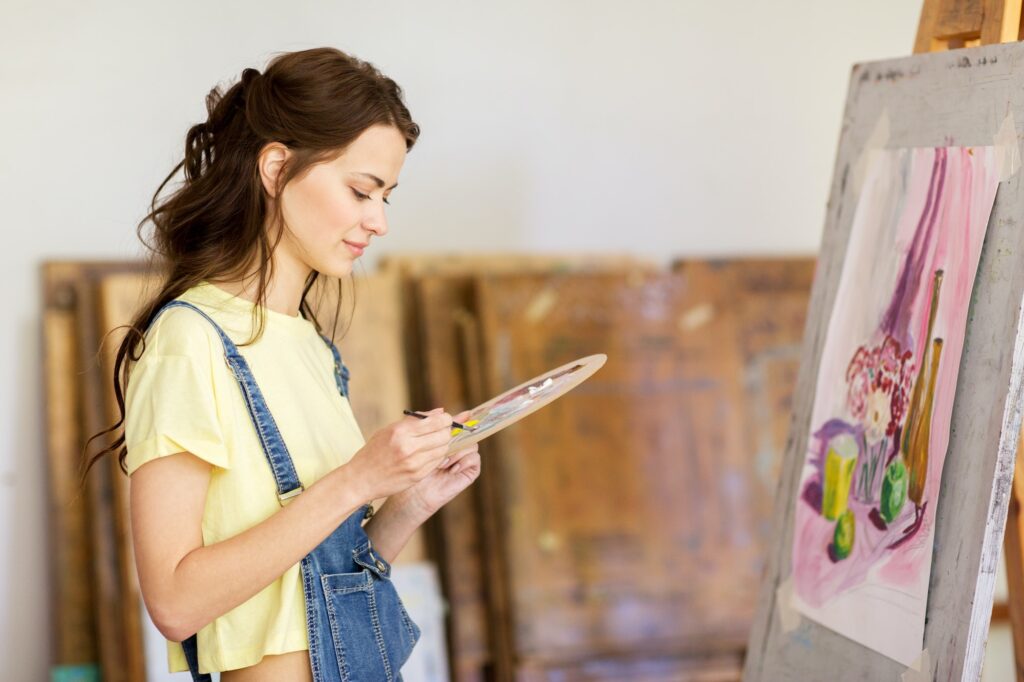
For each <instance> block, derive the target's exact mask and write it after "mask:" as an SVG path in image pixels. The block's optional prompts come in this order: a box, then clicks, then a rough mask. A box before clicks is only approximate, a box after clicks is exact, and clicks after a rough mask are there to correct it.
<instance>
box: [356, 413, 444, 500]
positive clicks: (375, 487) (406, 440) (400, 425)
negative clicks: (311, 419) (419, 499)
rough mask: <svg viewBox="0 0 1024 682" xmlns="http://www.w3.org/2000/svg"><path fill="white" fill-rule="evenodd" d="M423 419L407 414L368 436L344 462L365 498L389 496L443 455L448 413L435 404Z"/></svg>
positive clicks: (435, 465)
mask: <svg viewBox="0 0 1024 682" xmlns="http://www.w3.org/2000/svg"><path fill="white" fill-rule="evenodd" d="M424 414H427V415H429V416H428V417H427V418H426V419H420V418H418V417H412V416H407V417H405V418H404V419H401V420H399V421H397V422H394V423H393V424H389V425H388V426H385V427H384V428H382V429H381V430H379V431H377V432H376V433H374V434H373V435H372V436H370V439H369V440H367V441H366V445H364V446H363V447H362V448H360V449H359V450H358V451H357V452H356V454H355V455H353V456H352V459H350V460H349V461H348V462H347V463H346V464H345V465H344V466H345V468H346V469H347V470H348V471H349V472H350V473H351V474H352V475H353V476H354V477H355V478H356V480H358V481H359V485H360V487H362V488H363V491H364V495H363V496H364V497H365V499H366V500H367V501H370V500H377V499H380V498H383V497H390V496H391V495H394V494H396V493H399V492H402V491H403V490H405V489H406V488H408V487H409V486H411V485H413V484H415V483H418V482H419V481H421V480H423V479H424V478H426V477H427V476H429V475H430V474H431V472H433V471H434V470H435V469H437V468H438V467H439V466H443V463H444V461H445V460H446V458H447V453H448V443H449V441H451V439H452V420H453V418H452V415H450V414H448V413H447V412H445V411H444V408H443V407H438V408H436V409H434V410H431V411H430V412H425V413H424Z"/></svg>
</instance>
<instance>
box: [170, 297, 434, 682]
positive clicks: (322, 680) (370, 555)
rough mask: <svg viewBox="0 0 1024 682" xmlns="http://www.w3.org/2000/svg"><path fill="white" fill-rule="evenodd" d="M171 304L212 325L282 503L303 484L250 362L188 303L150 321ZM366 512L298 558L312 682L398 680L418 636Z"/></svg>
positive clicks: (193, 649) (337, 368)
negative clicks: (371, 535)
mask: <svg viewBox="0 0 1024 682" xmlns="http://www.w3.org/2000/svg"><path fill="white" fill-rule="evenodd" d="M173 307H186V308H191V309H192V310H195V311H196V312H197V313H199V314H200V315H202V316H203V317H204V318H205V319H206V320H207V321H209V322H210V324H212V325H213V328H214V329H215V330H217V335H218V336H219V337H220V340H221V343H222V344H223V345H224V360H225V362H226V363H227V365H228V367H229V368H230V369H231V372H232V374H234V376H235V379H237V380H238V385H239V388H241V391H242V396H243V397H244V399H245V403H246V407H248V410H249V416H250V417H251V418H252V423H253V426H254V427H255V428H256V431H257V434H258V435H259V439H260V443H261V445H262V446H263V452H264V454H265V455H266V457H267V462H268V463H269V464H270V470H271V472H272V473H273V475H274V480H275V481H276V483H277V496H278V499H279V501H280V503H281V504H282V505H284V504H285V503H286V501H287V500H288V499H290V498H292V497H295V496H296V495H298V494H299V493H301V492H302V491H303V490H304V488H303V485H302V483H301V482H300V481H299V478H298V475H297V474H296V472H295V465H294V464H293V462H292V458H291V455H290V454H289V453H288V448H287V447H286V446H285V443H284V440H283V439H282V438H281V433H280V431H278V428H277V424H276V423H275V422H274V417H273V415H271V414H270V410H269V409H268V408H267V404H266V401H265V400H264V398H263V394H262V393H261V392H260V389H259V386H257V385H256V380H255V379H254V377H253V375H252V371H251V370H250V369H249V365H248V363H247V362H246V361H245V358H244V357H242V354H241V353H239V351H238V348H237V347H236V346H235V344H234V342H232V341H231V339H230V338H228V336H227V334H225V333H224V331H223V330H222V329H221V328H220V327H219V326H218V325H217V323H216V322H214V321H213V319H212V318H210V316H209V315H207V314H206V313H204V312H203V311H202V310H200V309H199V308H197V307H196V306H194V305H192V304H190V303H187V302H185V301H178V300H175V301H171V302H170V303H168V304H167V305H165V306H164V307H163V308H161V309H160V310H159V311H158V312H157V314H156V315H154V316H153V320H154V321H155V320H156V318H157V317H159V316H160V315H161V314H163V312H164V311H165V310H168V309H170V308H173ZM151 324H152V322H151ZM321 338H323V340H324V342H325V343H326V344H327V346H328V347H329V348H330V349H331V353H332V354H333V355H334V379H335V383H337V385H338V391H340V392H341V395H342V396H344V397H345V398H348V379H349V372H348V368H347V367H346V366H345V365H344V363H343V362H342V361H341V355H340V353H338V349H337V347H335V345H334V344H333V343H332V342H331V340H330V339H328V338H327V337H324V336H322V335H321ZM371 512H372V507H371V506H370V505H369V504H365V505H363V506H362V507H361V508H360V509H357V510H356V511H355V512H354V513H352V515H351V516H349V517H348V518H347V519H345V521H343V522H342V524H341V525H340V526H338V527H337V528H336V529H335V530H334V531H333V532H332V533H331V534H330V535H328V536H327V537H326V538H325V539H324V540H323V542H321V543H320V544H319V545H317V546H316V547H315V548H314V549H313V551H311V552H310V553H309V554H307V555H306V556H305V557H303V559H302V561H301V569H302V591H303V593H304V594H305V598H306V631H307V634H308V636H309V661H310V666H311V667H312V670H313V680H314V682H401V680H402V675H401V673H400V672H399V671H400V669H401V667H402V665H403V664H404V663H405V662H406V660H407V659H408V658H409V654H410V653H412V649H413V646H414V645H415V644H416V642H417V641H418V640H419V638H420V628H419V626H417V625H416V624H415V623H414V622H413V621H412V619H411V618H410V617H409V614H408V612H407V611H406V610H405V606H403V604H402V601H401V599H400V598H399V596H398V592H397V591H396V590H395V586H394V585H393V584H392V582H391V565H390V564H389V563H388V562H387V561H385V560H384V559H383V558H382V557H380V556H379V555H377V554H376V553H375V552H374V549H373V547H372V545H371V543H370V538H369V537H367V535H366V532H365V531H364V530H363V526H362V522H363V520H364V519H366V518H369V515H370V513H371ZM181 644H182V647H183V649H184V651H185V659H186V660H187V661H188V666H189V671H190V672H191V673H192V679H193V680H195V681H198V682H210V681H211V680H212V677H211V676H210V675H209V673H200V672H199V654H198V650H197V638H196V635H192V636H191V637H189V638H188V639H186V640H185V641H184V642H182V643H181Z"/></svg>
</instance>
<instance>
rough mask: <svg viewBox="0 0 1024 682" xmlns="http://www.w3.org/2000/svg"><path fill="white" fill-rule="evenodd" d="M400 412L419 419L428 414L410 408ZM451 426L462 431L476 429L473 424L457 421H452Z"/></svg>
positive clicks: (424, 417)
mask: <svg viewBox="0 0 1024 682" xmlns="http://www.w3.org/2000/svg"><path fill="white" fill-rule="evenodd" d="M402 413H403V414H407V415H409V416H410V417H419V418H420V419H426V418H427V417H429V416H430V415H427V414H423V413H422V412H413V411H412V410H402ZM452 426H454V427H455V428H457V429H462V430H463V431H476V427H475V426H466V425H465V424H460V423H459V422H452Z"/></svg>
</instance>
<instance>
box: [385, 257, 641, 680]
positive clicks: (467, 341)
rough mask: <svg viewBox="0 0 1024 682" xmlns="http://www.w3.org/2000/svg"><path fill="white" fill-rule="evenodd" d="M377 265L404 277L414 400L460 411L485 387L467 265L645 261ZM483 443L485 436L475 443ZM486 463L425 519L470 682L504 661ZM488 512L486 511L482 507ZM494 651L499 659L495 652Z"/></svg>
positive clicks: (504, 666)
mask: <svg viewBox="0 0 1024 682" xmlns="http://www.w3.org/2000/svg"><path fill="white" fill-rule="evenodd" d="M380 267H381V272H382V273H389V272H394V273H397V274H398V275H399V276H400V278H401V281H402V285H401V287H402V293H401V295H402V300H403V309H404V312H403V323H402V328H403V330H404V331H403V337H404V339H405V341H406V344H405V351H406V363H407V368H408V374H409V388H410V393H411V397H412V400H413V404H414V407H416V408H420V409H431V408H433V407H438V406H444V407H445V408H446V409H448V410H450V411H453V412H458V411H460V410H462V409H464V408H468V407H472V406H473V405H476V404H479V403H480V402H483V401H484V400H486V399H487V398H489V397H491V396H489V395H487V394H486V392H485V391H484V388H483V386H482V367H481V365H480V359H479V331H478V324H477V318H476V310H475V303H474V287H473V275H474V273H480V272H491V273H494V272H571V271H581V270H582V271H587V270H605V271H607V270H610V269H613V270H622V269H623V268H626V269H638V268H639V269H644V270H651V269H654V268H655V267H656V266H654V265H653V264H651V263H649V262H645V261H640V260H637V259H634V258H629V257H622V256H604V255H565V254H499V253H495V254H479V253H473V254H466V253H463V254H443V253H439V254H398V255H392V256H388V257H386V258H384V259H383V260H382V261H381V264H380ZM481 452H486V445H482V446H481ZM487 485H488V471H487V466H486V465H485V466H484V467H483V470H482V472H481V478H480V480H479V481H478V482H477V484H476V485H474V486H472V487H471V488H470V489H469V490H467V491H466V492H465V493H463V494H462V495H460V496H459V497H457V498H455V499H454V500H452V501H451V502H449V503H448V504H447V505H445V507H444V508H442V509H441V510H440V511H439V512H438V513H437V514H436V515H435V516H434V517H433V518H432V519H431V520H430V521H429V522H428V524H427V525H426V527H425V531H426V534H427V538H428V543H429V545H430V547H429V551H430V554H431V556H432V557H433V558H434V559H435V560H436V561H437V562H438V566H439V569H440V575H441V580H442V584H443V587H444V592H445V595H446V597H447V600H448V604H449V610H448V614H447V621H446V624H447V629H448V633H449V647H450V648H449V659H450V661H451V673H452V678H453V680H454V681H455V682H474V681H477V680H483V679H487V678H488V677H487V676H488V675H491V676H493V675H500V673H499V672H497V671H499V670H504V671H505V674H508V671H510V670H511V665H512V664H511V662H510V661H511V655H512V654H511V651H510V650H509V649H508V648H507V646H506V643H507V641H508V638H507V637H503V636H499V635H498V634H497V632H499V631H502V630H503V628H505V627H506V625H507V619H506V618H504V617H503V615H502V614H503V611H502V606H501V603H500V594H499V593H498V592H499V591H497V589H496V588H495V587H494V586H495V585H497V584H498V582H499V581H497V579H496V578H495V572H496V571H497V570H498V568H499V567H497V566H494V565H492V563H491V559H490V557H492V556H493V552H488V551H486V550H485V546H486V545H488V543H494V542H498V541H499V540H498V539H496V538H493V537H488V534H487V533H486V532H485V530H484V529H482V527H481V519H482V517H483V516H484V515H483V514H482V511H483V510H484V509H485V508H487V507H488V506H489V505H490V502H489V500H488V499H487V497H486V495H482V494H481V490H483V489H484V488H485V487H487ZM487 518H489V517H487ZM499 659H500V661H501V662H500V663H499V662H498V661H499Z"/></svg>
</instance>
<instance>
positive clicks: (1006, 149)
mask: <svg viewBox="0 0 1024 682" xmlns="http://www.w3.org/2000/svg"><path fill="white" fill-rule="evenodd" d="M992 144H993V145H994V146H995V147H996V149H998V150H1000V154H1001V156H1002V159H1001V166H1000V169H999V182H1005V181H1007V180H1009V179H1010V178H1012V177H1013V176H1014V175H1015V174H1016V173H1017V171H1018V170H1020V145H1019V143H1018V141H1017V125H1016V123H1015V121H1014V120H1013V112H1012V111H1011V112H1009V113H1007V114H1006V118H1004V119H1003V123H1002V125H1000V126H999V131H998V132H997V133H996V136H995V137H994V138H993V139H992Z"/></svg>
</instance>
